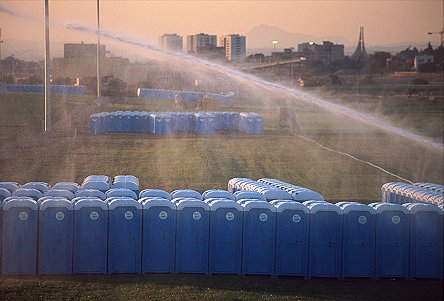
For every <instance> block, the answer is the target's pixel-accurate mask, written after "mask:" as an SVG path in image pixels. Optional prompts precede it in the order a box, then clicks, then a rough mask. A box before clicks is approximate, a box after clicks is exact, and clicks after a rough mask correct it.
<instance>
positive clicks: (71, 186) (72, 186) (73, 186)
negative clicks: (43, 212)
mask: <svg viewBox="0 0 444 301" xmlns="http://www.w3.org/2000/svg"><path fill="white" fill-rule="evenodd" d="M52 189H64V190H68V191H71V192H72V193H76V192H77V190H79V189H80V186H79V184H77V183H74V182H58V183H56V184H55V185H54V186H52Z"/></svg>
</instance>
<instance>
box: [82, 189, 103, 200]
mask: <svg viewBox="0 0 444 301" xmlns="http://www.w3.org/2000/svg"><path fill="white" fill-rule="evenodd" d="M80 196H81V197H98V198H100V199H102V200H104V199H106V196H105V193H103V192H101V191H100V190H97V189H79V190H78V191H77V192H76V197H80Z"/></svg>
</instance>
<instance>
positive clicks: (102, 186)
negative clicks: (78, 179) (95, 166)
mask: <svg viewBox="0 0 444 301" xmlns="http://www.w3.org/2000/svg"><path fill="white" fill-rule="evenodd" d="M110 188H111V184H110V183H109V182H103V181H94V180H89V181H87V182H83V184H82V186H81V189H82V190H83V189H96V190H100V191H106V190H109V189H110Z"/></svg>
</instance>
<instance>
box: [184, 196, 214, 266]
mask: <svg viewBox="0 0 444 301" xmlns="http://www.w3.org/2000/svg"><path fill="white" fill-rule="evenodd" d="M176 205H177V228H176V229H177V231H176V273H198V274H208V248H209V245H208V244H209V210H210V207H209V206H208V205H207V204H205V203H204V202H202V201H199V200H190V199H184V200H180V201H178V202H177V203H176Z"/></svg>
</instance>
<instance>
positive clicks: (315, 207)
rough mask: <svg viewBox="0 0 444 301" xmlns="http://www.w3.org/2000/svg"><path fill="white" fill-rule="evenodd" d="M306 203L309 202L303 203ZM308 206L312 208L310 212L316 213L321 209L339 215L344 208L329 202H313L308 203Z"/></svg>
mask: <svg viewBox="0 0 444 301" xmlns="http://www.w3.org/2000/svg"><path fill="white" fill-rule="evenodd" d="M305 203H307V202H304V203H303V204H304V205H305ZM307 207H308V209H309V210H310V214H315V213H317V212H319V211H333V212H336V213H337V214H339V215H342V209H341V208H340V207H338V206H335V205H333V204H330V203H327V202H312V203H308V204H307Z"/></svg>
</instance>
